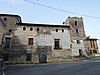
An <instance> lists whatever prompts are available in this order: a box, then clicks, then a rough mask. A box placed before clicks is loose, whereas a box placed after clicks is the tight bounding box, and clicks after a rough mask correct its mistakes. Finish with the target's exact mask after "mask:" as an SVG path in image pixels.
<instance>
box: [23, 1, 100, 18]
mask: <svg viewBox="0 0 100 75" xmlns="http://www.w3.org/2000/svg"><path fill="white" fill-rule="evenodd" d="M24 1H25V2H28V3H32V4H36V5H39V6H43V7H47V8H50V9H54V10H58V11H62V12H67V13H71V14H76V15H81V16H85V17H90V18H95V19H100V17H95V16H90V15H84V14H80V13H76V12H71V11H67V10H63V9H59V8H55V7H51V6H48V5H44V4H40V3H36V2H33V1H29V0H24Z"/></svg>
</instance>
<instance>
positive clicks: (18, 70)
mask: <svg viewBox="0 0 100 75" xmlns="http://www.w3.org/2000/svg"><path fill="white" fill-rule="evenodd" d="M0 75H100V60H85V61H81V62H74V63H58V64H38V65H34V64H33V65H16V66H8V67H7V68H6V69H5V70H4V71H0Z"/></svg>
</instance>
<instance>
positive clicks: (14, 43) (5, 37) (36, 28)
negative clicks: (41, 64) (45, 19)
mask: <svg viewBox="0 0 100 75" xmlns="http://www.w3.org/2000/svg"><path fill="white" fill-rule="evenodd" d="M0 26H1V27H0V28H1V31H0V33H1V34H0V35H1V37H0V41H1V48H0V50H1V51H2V53H1V55H2V56H1V58H3V59H4V61H6V62H8V63H9V62H10V63H12V62H15V63H22V62H25V61H28V62H31V61H32V62H34V61H38V55H39V53H41V52H44V53H45V54H46V56H47V59H48V60H49V59H52V58H67V57H68V56H71V55H72V53H71V49H70V43H71V39H70V31H69V30H70V26H64V25H48V24H30V23H22V21H21V17H20V16H18V15H8V14H1V15H0Z"/></svg>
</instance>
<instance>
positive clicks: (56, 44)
mask: <svg viewBox="0 0 100 75" xmlns="http://www.w3.org/2000/svg"><path fill="white" fill-rule="evenodd" d="M54 49H61V48H60V39H55V40H54Z"/></svg>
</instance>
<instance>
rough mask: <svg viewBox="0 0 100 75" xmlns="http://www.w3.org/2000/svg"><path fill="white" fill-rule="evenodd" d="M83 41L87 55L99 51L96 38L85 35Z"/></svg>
mask: <svg viewBox="0 0 100 75" xmlns="http://www.w3.org/2000/svg"><path fill="white" fill-rule="evenodd" d="M84 41H85V46H86V48H87V54H88V55H89V56H95V55H96V54H98V53H99V50H98V44H97V39H95V38H89V37H87V38H86V39H85V40H84Z"/></svg>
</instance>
